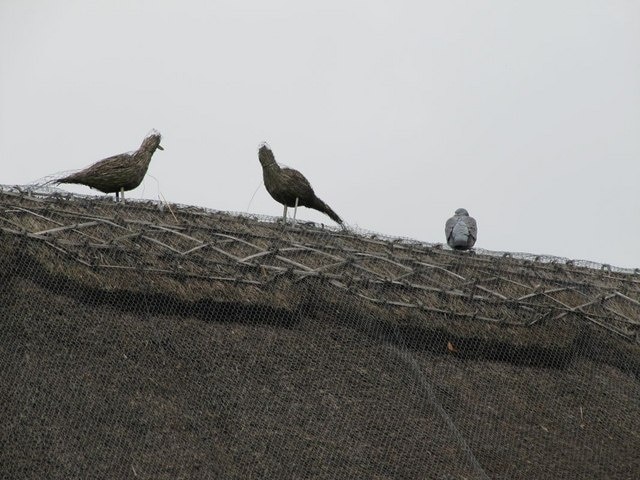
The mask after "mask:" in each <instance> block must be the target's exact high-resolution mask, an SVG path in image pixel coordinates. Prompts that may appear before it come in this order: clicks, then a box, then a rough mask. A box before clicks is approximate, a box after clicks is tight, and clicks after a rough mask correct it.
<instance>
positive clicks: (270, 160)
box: [258, 144, 342, 225]
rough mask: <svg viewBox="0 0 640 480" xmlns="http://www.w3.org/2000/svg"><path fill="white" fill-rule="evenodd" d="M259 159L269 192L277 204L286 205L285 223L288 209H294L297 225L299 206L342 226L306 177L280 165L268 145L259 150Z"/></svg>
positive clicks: (294, 219) (294, 218) (338, 218)
mask: <svg viewBox="0 0 640 480" xmlns="http://www.w3.org/2000/svg"><path fill="white" fill-rule="evenodd" d="M258 159H259V160H260V164H261V165H262V177H263V179H264V186H265V188H266V189H267V192H269V194H270V195H271V196H272V197H273V199H274V200H275V201H276V202H278V203H281V204H282V205H284V213H283V215H282V219H283V221H284V222H285V223H286V221H287V207H294V211H293V222H294V224H295V221H296V212H297V210H298V206H302V207H307V208H313V209H314V210H318V211H319V212H322V213H326V214H327V215H329V217H330V218H331V219H332V220H333V221H335V222H337V223H339V224H340V225H342V219H341V218H340V217H339V216H338V214H337V213H336V212H334V211H333V210H332V209H331V207H329V205H327V204H326V203H324V202H323V201H322V200H320V199H319V198H318V197H317V196H316V194H315V192H314V191H313V188H312V187H311V184H310V183H309V181H308V180H307V179H306V178H305V176H304V175H302V174H301V173H300V172H299V171H297V170H294V169H293V168H286V167H281V166H280V165H278V164H277V162H276V159H275V157H274V156H273V152H272V151H271V149H270V148H269V147H268V146H267V145H266V144H263V145H262V146H261V147H260V149H259V150H258Z"/></svg>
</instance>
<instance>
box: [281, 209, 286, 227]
mask: <svg viewBox="0 0 640 480" xmlns="http://www.w3.org/2000/svg"><path fill="white" fill-rule="evenodd" d="M282 223H284V224H285V225H286V224H287V206H286V205H285V206H284V212H283V213H282Z"/></svg>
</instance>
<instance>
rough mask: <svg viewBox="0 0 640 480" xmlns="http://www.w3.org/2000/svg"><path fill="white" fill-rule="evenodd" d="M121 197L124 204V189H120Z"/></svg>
mask: <svg viewBox="0 0 640 480" xmlns="http://www.w3.org/2000/svg"><path fill="white" fill-rule="evenodd" d="M120 195H121V196H122V201H123V202H124V187H121V188H120Z"/></svg>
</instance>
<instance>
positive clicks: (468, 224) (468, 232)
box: [444, 208, 478, 250]
mask: <svg viewBox="0 0 640 480" xmlns="http://www.w3.org/2000/svg"><path fill="white" fill-rule="evenodd" d="M444 233H445V235H446V236H447V243H448V244H449V246H450V247H451V248H453V249H455V250H468V249H470V248H471V247H473V245H474V244H475V243H476V238H477V236H478V225H477V224H476V220H475V218H473V217H470V216H469V212H467V211H466V210H465V209H464V208H459V209H457V210H456V213H455V215H454V216H453V217H451V218H450V219H449V220H447V223H446V224H445V227H444Z"/></svg>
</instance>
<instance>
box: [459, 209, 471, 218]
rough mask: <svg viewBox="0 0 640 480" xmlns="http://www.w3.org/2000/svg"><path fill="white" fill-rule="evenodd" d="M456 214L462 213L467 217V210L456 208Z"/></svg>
mask: <svg viewBox="0 0 640 480" xmlns="http://www.w3.org/2000/svg"><path fill="white" fill-rule="evenodd" d="M456 215H462V216H464V217H468V216H469V212H467V211H466V210H465V209H464V208H459V209H457V210H456Z"/></svg>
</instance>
